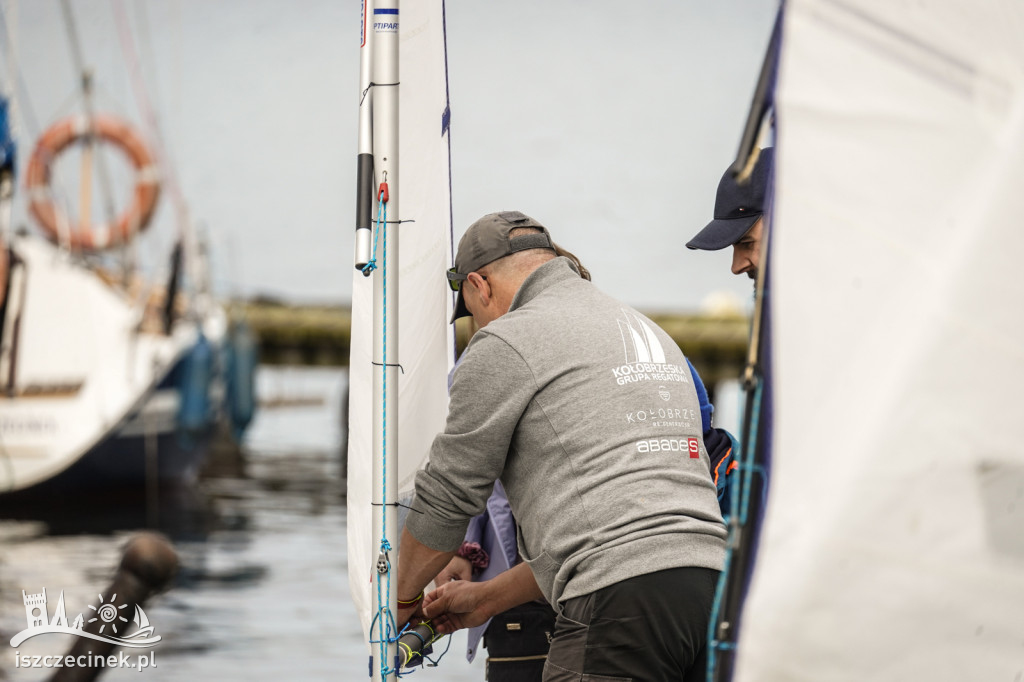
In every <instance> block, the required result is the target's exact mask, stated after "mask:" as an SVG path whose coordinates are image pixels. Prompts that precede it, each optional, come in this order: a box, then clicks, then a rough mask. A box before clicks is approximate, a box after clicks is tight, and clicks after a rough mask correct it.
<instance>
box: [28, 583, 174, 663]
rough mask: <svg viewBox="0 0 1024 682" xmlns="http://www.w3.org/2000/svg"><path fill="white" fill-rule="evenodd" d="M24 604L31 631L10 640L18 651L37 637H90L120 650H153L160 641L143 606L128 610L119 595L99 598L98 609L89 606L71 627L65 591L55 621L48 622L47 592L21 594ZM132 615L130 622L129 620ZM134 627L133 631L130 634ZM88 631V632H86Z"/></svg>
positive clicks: (59, 602)
mask: <svg viewBox="0 0 1024 682" xmlns="http://www.w3.org/2000/svg"><path fill="white" fill-rule="evenodd" d="M21 594H22V597H23V599H24V602H25V619H26V622H27V623H28V627H26V628H25V629H24V630H22V631H21V632H19V633H18V634H16V635H14V637H12V638H11V646H12V647H18V646H19V645H21V643H22V642H24V641H25V640H26V639H29V638H30V637H35V636H36V635H45V634H66V635H77V636H79V637H87V638H89V639H95V640H97V641H100V642H108V643H110V644H116V645H118V646H124V647H133V648H144V647H151V646H153V645H155V644H156V643H157V642H159V641H160V639H161V637H160V635H157V636H155V637H154V636H153V631H154V628H153V626H152V625H150V624H149V618H147V617H146V612H145V611H143V610H142V607H141V606H138V605H135V607H134V609H135V610H134V612H132V611H131V610H129V609H128V604H127V603H122V604H118V603H117V594H112V595H110V598H109V599H104V597H103V595H102V594H100V595H98V597H99V601H98V602H97V603H96V605H95V606H93V605H92V604H89V611H88V612H86V614H85V616H83V615H82V614H81V613H80V614H78V617H77V618H75V620H74V621H73V622H72V623H71V624H70V625H68V616H67V613H66V612H65V609H64V591H63V590H61V593H60V599H59V600H58V601H57V607H56V609H54V612H53V618H52V619H51V618H49V613H48V612H47V608H46V588H45V587H44V588H43V591H42V592H39V593H35V594H26V593H25V590H22V591H21ZM129 615H131V616H132V618H131V620H129V619H128V616H129ZM132 626H134V628H135V629H134V631H133V632H130V633H129V630H131V629H132ZM86 628H88V629H86Z"/></svg>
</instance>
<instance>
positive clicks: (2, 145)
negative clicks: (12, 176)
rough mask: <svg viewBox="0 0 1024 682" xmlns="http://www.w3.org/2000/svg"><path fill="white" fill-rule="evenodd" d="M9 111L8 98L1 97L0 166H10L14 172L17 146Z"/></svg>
mask: <svg viewBox="0 0 1024 682" xmlns="http://www.w3.org/2000/svg"><path fill="white" fill-rule="evenodd" d="M8 111H9V109H8V102H7V98H6V97H0V168H10V169H11V171H12V172H13V171H14V157H15V152H16V151H17V147H15V145H14V138H13V137H11V123H10V117H9V115H8Z"/></svg>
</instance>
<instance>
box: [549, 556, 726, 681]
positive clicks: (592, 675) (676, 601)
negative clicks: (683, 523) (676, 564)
mask: <svg viewBox="0 0 1024 682" xmlns="http://www.w3.org/2000/svg"><path fill="white" fill-rule="evenodd" d="M717 582H718V571H714V570H711V569H708V568H673V569H669V570H667V571H659V572H657V573H650V574H647V575H641V576H637V577H635V578H630V579H628V580H623V581H622V582H619V583H616V584H614V585H611V586H609V587H606V588H604V589H601V590H598V591H597V592H593V593H591V594H588V595H584V596H582V597H576V598H575V599H570V600H568V601H566V602H565V603H564V604H563V607H562V612H561V613H560V614H559V616H558V620H557V622H556V624H555V638H554V640H553V641H552V643H551V651H550V653H549V654H548V660H547V663H546V664H545V667H544V682H588V681H591V680H593V681H600V682H669V681H671V682H678V681H679V680H684V681H685V682H703V680H704V677H705V673H706V671H705V668H706V667H707V652H706V650H705V648H704V644H705V640H706V639H707V631H708V620H709V618H710V617H711V606H712V602H713V601H714V597H715V586H716V584H717Z"/></svg>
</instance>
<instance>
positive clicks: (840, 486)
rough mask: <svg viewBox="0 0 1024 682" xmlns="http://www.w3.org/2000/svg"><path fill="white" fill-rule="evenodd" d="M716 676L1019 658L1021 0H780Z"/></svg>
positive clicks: (1022, 501) (885, 672)
mask: <svg viewBox="0 0 1024 682" xmlns="http://www.w3.org/2000/svg"><path fill="white" fill-rule="evenodd" d="M785 12H786V15H785V24H784V31H783V45H782V56H781V63H780V80H779V86H778V87H779V90H778V92H777V99H776V106H777V121H778V150H777V153H776V172H777V175H776V192H777V193H776V200H775V207H776V211H775V215H774V222H773V228H772V229H773V239H774V245H773V261H772V265H773V270H772V272H773V285H774V291H773V303H774V315H773V318H772V323H773V328H774V342H775V346H774V355H773V358H774V361H775V390H776V393H775V396H776V403H775V415H776V424H775V440H774V462H773V466H774V469H773V478H772V481H771V491H770V502H769V509H768V513H767V518H766V525H765V531H764V536H763V538H762V543H761V549H760V555H759V557H758V564H757V566H756V568H755V573H754V576H753V581H752V585H751V592H750V595H749V599H748V601H747V603H746V607H745V611H744V616H743V618H744V631H743V633H742V636H741V640H740V648H739V659H738V670H737V675H736V679H738V680H741V681H747V680H759V681H763V680H768V681H774V680H779V681H782V680H785V681H786V682H794V681H799V680H808V681H810V680H813V681H814V682H820V681H822V680H858V681H859V680H873V681H876V682H877V681H885V680H893V681H896V680H899V681H900V682H903V681H905V680H929V682H937V681H942V680H950V681H953V680H956V681H958V682H959V681H961V680H1014V679H1019V678H1020V676H1021V671H1022V669H1024V630H1022V624H1024V620H1022V615H1021V614H1022V610H1021V605H1022V604H1024V438H1022V432H1021V428H1020V414H1019V412H1020V406H1021V404H1022V401H1021V391H1022V386H1024V316H1022V315H1021V305H1022V303H1021V302H1022V301H1024V279H1022V278H1021V276H1020V267H1019V265H1020V264H1019V258H1020V254H1021V253H1024V229H1022V227H1021V217H1020V211H1019V209H1018V204H1019V194H1020V190H1021V187H1024V41H1021V39H1020V37H1021V35H1024V5H1022V4H1021V3H1020V2H1019V0H969V1H968V0H933V1H932V2H928V3H919V2H909V1H906V0H899V1H895V2H894V1H893V0H858V1H854V0H788V1H787V3H786V5H785Z"/></svg>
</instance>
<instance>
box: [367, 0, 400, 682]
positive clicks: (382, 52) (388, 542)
mask: <svg viewBox="0 0 1024 682" xmlns="http://www.w3.org/2000/svg"><path fill="white" fill-rule="evenodd" d="M371 4H372V5H373V14H372V19H371V21H372V34H373V38H372V40H373V49H372V51H371V54H372V59H373V66H372V70H371V71H372V91H373V168H374V171H375V174H376V181H377V188H376V198H377V209H378V214H377V215H378V217H377V222H378V227H377V230H378V235H377V237H376V240H377V244H376V245H375V248H374V251H375V252H376V253H375V255H374V256H373V257H374V258H376V259H377V263H378V266H377V267H378V268H379V270H380V272H378V273H375V275H374V282H373V364H374V367H373V493H372V500H373V508H374V515H373V538H374V540H375V541H379V542H380V552H379V558H378V561H377V571H376V573H375V574H374V597H373V598H374V600H375V604H376V607H377V614H378V623H380V624H382V625H383V627H377V628H374V632H373V633H372V634H373V635H374V637H375V639H379V640H383V641H381V642H380V643H379V644H378V646H377V647H375V648H374V650H375V654H376V655H375V660H374V662H373V665H372V666H371V667H372V671H371V672H372V676H373V680H374V681H375V682H376V681H378V680H380V682H384V681H385V680H393V679H397V675H396V671H397V668H398V664H397V654H398V649H397V644H396V642H395V638H396V636H397V632H395V631H393V630H392V629H391V624H392V622H393V621H392V618H391V617H390V616H391V614H394V613H396V612H397V600H398V594H397V592H396V589H397V585H396V582H395V581H394V580H393V578H394V577H396V576H397V564H396V563H395V560H396V559H397V548H398V530H399V529H398V506H397V502H398V419H399V415H398V371H399V367H398V265H399V263H398V222H399V216H400V213H399V203H398V197H399V191H398V189H399V172H398V168H399V159H398V142H399V140H398V111H399V88H398V84H399V78H398V73H399V64H398V46H399V40H398V23H399V13H398V6H399V3H398V0H378V1H377V2H373V3H371V2H369V0H368V2H367V8H369V6H370V5H371ZM381 621H383V622H382V623H381ZM381 634H383V635H384V636H383V637H382V636H381ZM381 659H383V660H381Z"/></svg>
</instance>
